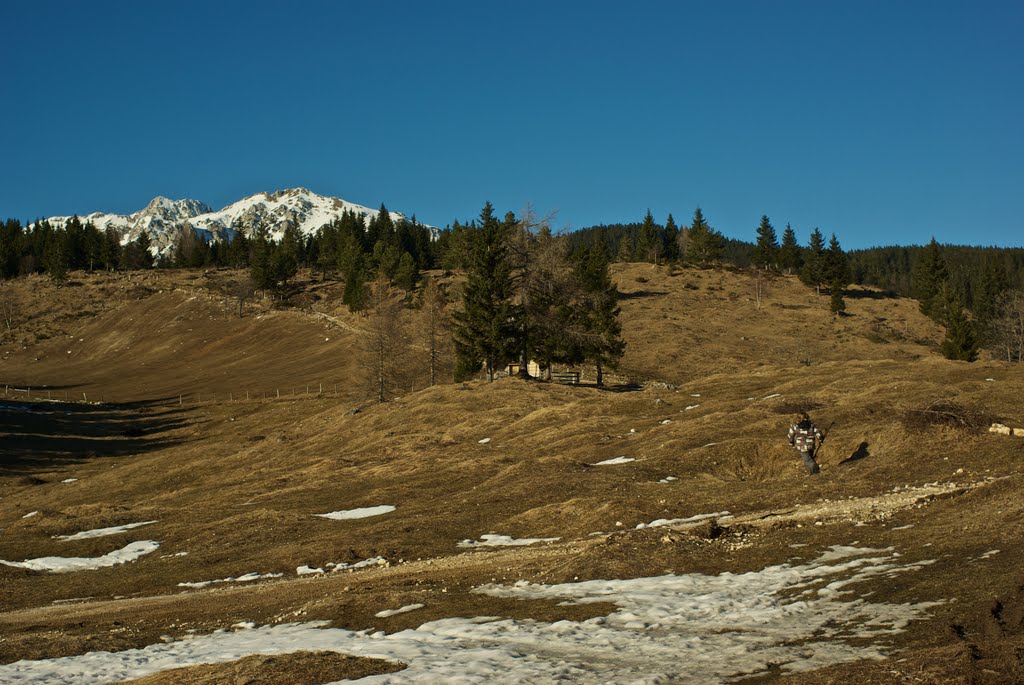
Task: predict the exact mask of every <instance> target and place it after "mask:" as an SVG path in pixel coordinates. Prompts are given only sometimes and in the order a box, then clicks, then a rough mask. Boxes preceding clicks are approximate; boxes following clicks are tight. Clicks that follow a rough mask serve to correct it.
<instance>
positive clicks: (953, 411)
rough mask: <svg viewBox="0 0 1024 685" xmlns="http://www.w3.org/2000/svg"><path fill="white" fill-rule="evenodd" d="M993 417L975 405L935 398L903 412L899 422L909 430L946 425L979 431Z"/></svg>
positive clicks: (988, 424)
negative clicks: (927, 403)
mask: <svg viewBox="0 0 1024 685" xmlns="http://www.w3.org/2000/svg"><path fill="white" fill-rule="evenodd" d="M993 421H994V417H993V416H992V415H991V414H988V413H987V412H985V411H983V410H982V409H979V408H977V407H970V406H966V405H963V404H960V403H958V402H954V401H953V400H936V401H934V402H932V403H931V404H929V405H928V406H926V407H920V408H918V409H909V410H907V411H906V412H904V414H903V417H902V419H901V422H902V423H903V427H904V428H906V429H907V430H911V431H917V432H920V431H924V430H927V429H929V428H932V427H934V426H948V427H950V428H956V429H958V430H962V431H966V432H969V433H981V432H982V431H984V430H987V429H988V427H989V426H990V425H992V423H993Z"/></svg>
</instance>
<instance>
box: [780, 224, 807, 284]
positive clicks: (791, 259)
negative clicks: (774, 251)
mask: <svg viewBox="0 0 1024 685" xmlns="http://www.w3.org/2000/svg"><path fill="white" fill-rule="evenodd" d="M779 266H780V267H781V268H783V269H785V270H786V273H788V274H791V273H794V272H799V271H800V267H801V266H803V259H802V256H801V254H800V245H799V244H797V241H796V233H795V232H794V231H793V227H792V226H790V225H789V224H786V230H785V231H783V232H782V246H781V247H780V248H779Z"/></svg>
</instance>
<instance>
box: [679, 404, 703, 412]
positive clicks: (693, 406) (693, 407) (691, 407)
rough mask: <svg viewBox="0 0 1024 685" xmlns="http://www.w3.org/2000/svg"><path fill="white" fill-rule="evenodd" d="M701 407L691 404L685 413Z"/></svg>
mask: <svg viewBox="0 0 1024 685" xmlns="http://www.w3.org/2000/svg"><path fill="white" fill-rule="evenodd" d="M699 406H700V405H699V404H691V405H690V406H688V407H687V408H686V409H684V410H683V411H690V410H691V409H696V408H697V407H699Z"/></svg>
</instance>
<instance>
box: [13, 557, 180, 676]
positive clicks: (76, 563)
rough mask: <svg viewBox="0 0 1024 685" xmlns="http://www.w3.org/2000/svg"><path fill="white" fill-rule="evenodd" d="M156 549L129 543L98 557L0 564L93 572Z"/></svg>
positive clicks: (53, 570) (51, 571)
mask: <svg viewBox="0 0 1024 685" xmlns="http://www.w3.org/2000/svg"><path fill="white" fill-rule="evenodd" d="M158 547H160V543H159V542H157V541H155V540H141V541H139V542H132V543H129V544H127V545H125V546H124V547H122V548H121V549H115V550H114V551H113V552H110V553H108V554H104V555H103V556H100V557H40V558H38V559H26V560H25V561H4V560H3V559H0V564H4V565H5V566H16V567H18V568H27V569H30V570H32V571H49V572H50V573H71V572H72V571H94V570H96V569H98V568H108V567H110V566H117V565H118V564H124V563H127V562H129V561H135V560H136V559H138V558H139V557H142V556H145V555H147V554H149V553H150V552H154V551H156V549H157V548H158ZM0 680H2V679H0Z"/></svg>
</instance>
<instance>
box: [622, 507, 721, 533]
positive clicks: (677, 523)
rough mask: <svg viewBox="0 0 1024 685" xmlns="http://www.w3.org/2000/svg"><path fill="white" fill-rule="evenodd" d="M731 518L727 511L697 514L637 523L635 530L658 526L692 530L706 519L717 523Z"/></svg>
mask: <svg viewBox="0 0 1024 685" xmlns="http://www.w3.org/2000/svg"><path fill="white" fill-rule="evenodd" d="M731 518H732V515H731V514H730V513H729V512H727V511H719V512H715V513H714V514H697V515H696V516H691V517H689V518H685V519H656V520H654V521H651V522H650V523H638V524H636V527H637V529H638V530H639V529H641V528H658V527H660V526H672V527H673V528H694V527H696V526H697V525H699V524H700V523H701V522H702V521H707V520H708V519H718V520H719V521H728V520H729V519H731Z"/></svg>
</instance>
